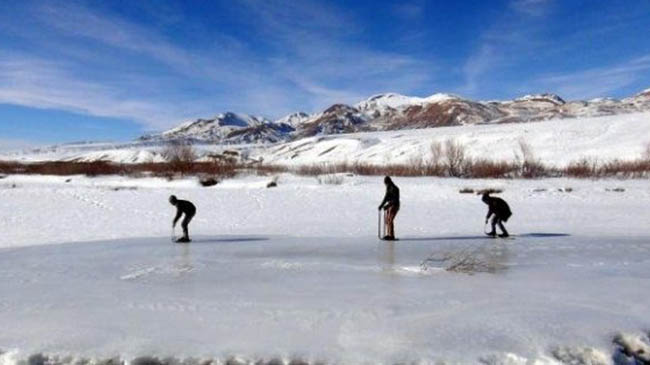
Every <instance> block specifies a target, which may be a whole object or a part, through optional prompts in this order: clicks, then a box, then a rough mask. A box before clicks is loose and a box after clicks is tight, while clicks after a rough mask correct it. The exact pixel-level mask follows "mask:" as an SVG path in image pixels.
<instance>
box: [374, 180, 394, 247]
mask: <svg viewBox="0 0 650 365" xmlns="http://www.w3.org/2000/svg"><path fill="white" fill-rule="evenodd" d="M384 185H386V195H385V196H384V200H383V201H382V202H381V204H379V210H381V209H382V208H384V210H385V215H384V219H385V225H386V236H384V239H385V240H391V241H392V240H394V239H395V227H394V225H393V221H394V220H395V216H396V215H397V212H398V211H399V188H398V187H397V185H395V184H394V183H393V180H392V179H391V178H390V176H386V177H385V178H384Z"/></svg>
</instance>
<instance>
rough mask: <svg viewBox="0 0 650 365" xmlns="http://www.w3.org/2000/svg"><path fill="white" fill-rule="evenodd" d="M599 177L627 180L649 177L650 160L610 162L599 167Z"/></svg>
mask: <svg viewBox="0 0 650 365" xmlns="http://www.w3.org/2000/svg"><path fill="white" fill-rule="evenodd" d="M599 175H600V176H605V177H627V178H641V177H647V176H648V175H650V160H636V161H620V160H613V161H609V162H607V163H605V164H603V165H601V166H600V167H599Z"/></svg>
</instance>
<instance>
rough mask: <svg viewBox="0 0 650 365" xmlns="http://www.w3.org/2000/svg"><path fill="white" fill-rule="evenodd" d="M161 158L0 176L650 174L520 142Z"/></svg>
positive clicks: (21, 169) (1, 169)
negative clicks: (544, 155) (372, 154)
mask: <svg viewBox="0 0 650 365" xmlns="http://www.w3.org/2000/svg"><path fill="white" fill-rule="evenodd" d="M163 156H164V157H165V158H166V160H167V162H160V163H139V164H117V163H111V162H106V161H95V162H76V161H52V162H42V163H29V164H23V163H18V162H1V161H0V174H42V175H87V176H100V175H129V176H145V175H146V176H161V177H167V178H173V177H174V176H177V175H209V176H212V177H215V178H218V179H224V178H230V177H234V176H235V175H236V174H237V173H238V172H239V171H252V172H254V173H257V174H258V175H274V174H278V173H283V172H289V173H294V174H297V175H301V176H321V175H334V174H339V173H352V174H355V175H365V176H380V175H390V176H439V177H460V178H541V177H565V176H566V177H577V178H601V177H621V178H643V177H649V176H650V144H649V145H648V146H647V147H646V150H645V152H644V154H643V155H642V156H641V157H640V158H639V159H637V160H631V161H622V160H612V161H607V162H598V161H597V160H594V159H581V160H579V161H576V162H573V163H571V164H569V165H567V166H566V167H562V168H558V167H553V166H549V165H545V164H543V163H542V162H540V160H538V159H537V158H536V157H535V155H534V153H533V150H532V148H531V147H530V146H529V145H528V144H527V143H525V142H524V141H520V142H519V151H518V153H516V156H515V159H514V161H495V160H488V159H484V158H475V157H471V156H468V154H467V153H466V147H465V146H464V145H462V144H460V143H458V142H456V141H454V140H447V141H446V142H444V143H440V142H435V143H432V144H431V149H430V156H429V157H430V158H429V159H427V160H425V159H424V158H423V157H418V158H413V159H411V160H409V161H408V162H406V163H399V164H387V165H376V164H371V163H363V162H356V163H345V162H344V163H335V164H312V165H302V166H296V167H288V166H282V165H269V164H261V163H256V164H244V163H242V162H241V161H236V160H214V161H213V162H196V158H197V155H196V153H195V151H194V150H193V148H192V147H191V145H187V144H182V143H176V144H170V145H169V146H168V147H167V148H166V149H165V150H164V151H163Z"/></svg>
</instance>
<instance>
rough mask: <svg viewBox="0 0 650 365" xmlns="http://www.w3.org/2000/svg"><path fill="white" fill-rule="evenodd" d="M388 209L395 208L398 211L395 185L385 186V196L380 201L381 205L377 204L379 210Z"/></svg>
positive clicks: (397, 192) (397, 189)
mask: <svg viewBox="0 0 650 365" xmlns="http://www.w3.org/2000/svg"><path fill="white" fill-rule="evenodd" d="M388 207H396V208H397V209H398V210H399V188H398V187H397V185H395V184H388V185H387V186H386V195H385V196H384V200H382V201H381V204H379V209H381V208H385V209H388ZM395 213H397V211H396V212H395Z"/></svg>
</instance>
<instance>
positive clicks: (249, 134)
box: [139, 88, 650, 144]
mask: <svg viewBox="0 0 650 365" xmlns="http://www.w3.org/2000/svg"><path fill="white" fill-rule="evenodd" d="M643 111H650V88H649V89H646V90H643V91H641V92H639V93H637V94H635V95H633V96H630V97H627V98H623V99H620V100H619V99H613V98H596V99H591V100H586V101H585V100H573V101H566V100H564V99H563V98H561V97H560V96H558V95H556V94H552V93H541V94H529V95H524V96H522V97H519V98H515V99H512V100H501V101H474V100H470V99H465V98H462V97H460V96H457V95H453V94H446V93H436V94H433V95H430V96H428V97H415V96H406V95H401V94H398V93H384V94H376V95H372V96H370V97H369V98H367V99H365V100H362V101H360V102H358V103H356V104H354V105H347V104H334V105H332V106H330V107H328V108H326V109H325V110H323V111H322V112H318V113H313V114H307V113H304V112H295V113H291V114H289V115H287V116H285V117H283V118H280V119H277V120H275V121H271V120H269V119H266V118H264V117H259V116H252V115H248V114H241V113H233V112H225V113H221V114H218V115H216V116H215V117H213V118H208V119H204V118H199V119H195V120H190V121H186V122H184V123H182V124H180V125H179V126H177V127H174V128H172V129H169V130H167V131H164V132H162V133H158V134H149V135H144V136H142V137H140V138H139V140H140V141H157V142H164V141H170V140H179V139H182V140H187V141H195V142H202V143H218V144H242V143H276V142H282V141H288V140H295V139H300V138H305V137H311V136H315V135H331V134H342V133H355V132H366V131H387V130H402V129H421V128H434V127H442V126H460V125H467V124H500V123H527V122H537V121H544V120H550V119H566V118H577V117H597V116H607V115H618V114H627V113H634V112H643Z"/></svg>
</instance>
